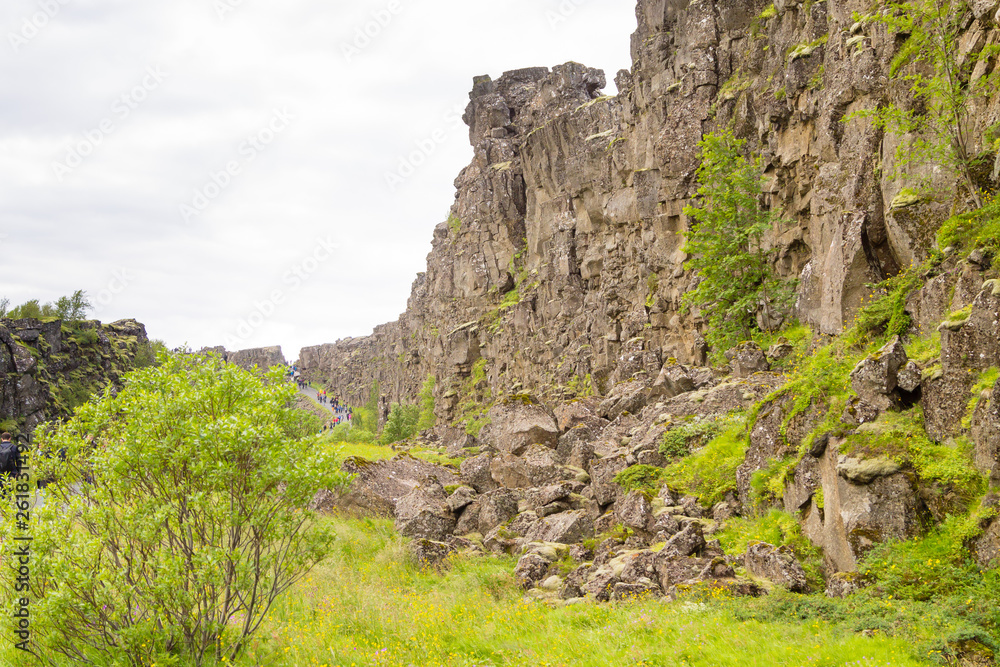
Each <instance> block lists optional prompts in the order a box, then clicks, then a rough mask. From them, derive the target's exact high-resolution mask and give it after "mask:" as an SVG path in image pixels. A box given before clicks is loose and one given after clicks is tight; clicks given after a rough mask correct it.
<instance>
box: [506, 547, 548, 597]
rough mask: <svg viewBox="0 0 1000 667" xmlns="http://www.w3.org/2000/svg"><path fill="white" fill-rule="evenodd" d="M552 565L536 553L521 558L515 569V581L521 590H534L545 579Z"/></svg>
mask: <svg viewBox="0 0 1000 667" xmlns="http://www.w3.org/2000/svg"><path fill="white" fill-rule="evenodd" d="M550 565H551V563H550V562H549V561H548V560H546V559H545V558H542V557H541V556H540V555H538V554H536V553H529V554H525V555H523V556H521V558H520V559H519V560H518V561H517V566H516V567H515V568H514V581H516V582H517V583H518V585H519V586H520V587H521V588H525V589H527V588H532V587H533V586H535V584H537V583H538V582H540V581H541V580H542V579H544V578H545V575H546V574H547V573H548V571H549V566H550Z"/></svg>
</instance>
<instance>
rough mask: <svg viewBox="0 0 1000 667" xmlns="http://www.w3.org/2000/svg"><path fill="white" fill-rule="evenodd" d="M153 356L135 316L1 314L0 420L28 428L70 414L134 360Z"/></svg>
mask: <svg viewBox="0 0 1000 667" xmlns="http://www.w3.org/2000/svg"><path fill="white" fill-rule="evenodd" d="M152 362H153V355H152V351H151V350H150V347H149V340H148V339H147V337H146V329H145V327H144V326H143V325H142V324H139V323H138V322H136V321H135V320H120V321H118V322H113V323H111V324H101V323H100V322H97V321H85V322H63V321H61V320H45V321H43V320H35V319H22V320H9V319H2V320H0V422H3V425H4V429H7V430H11V431H16V430H19V429H23V430H25V431H30V430H32V429H34V427H35V426H37V425H38V424H40V423H42V422H44V421H48V420H52V419H60V418H66V417H69V416H70V414H71V413H72V411H73V409H74V408H75V407H76V406H78V405H81V404H82V403H84V402H86V401H87V400H88V399H89V398H90V397H91V396H92V395H94V394H100V393H101V392H103V391H104V390H105V389H106V388H108V387H120V386H121V382H122V378H123V376H124V375H125V373H127V372H128V371H130V370H132V369H133V368H135V367H136V366H141V365H148V364H151V363H152Z"/></svg>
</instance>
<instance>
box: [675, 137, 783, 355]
mask: <svg viewBox="0 0 1000 667" xmlns="http://www.w3.org/2000/svg"><path fill="white" fill-rule="evenodd" d="M744 144H745V142H744V141H742V140H739V139H736V138H735V137H734V136H733V135H732V133H731V132H729V131H722V132H718V133H713V134H708V135H706V136H705V138H704V139H703V140H702V141H701V142H700V143H699V144H698V145H699V146H700V147H701V166H699V167H698V183H699V184H700V185H701V187H699V188H698V195H699V197H700V201H699V202H698V203H696V204H692V205H690V206H687V207H686V208H685V209H684V213H685V215H687V216H689V217H690V218H692V220H693V222H692V224H691V228H690V230H689V231H688V232H687V233H686V234H685V237H686V242H685V246H684V250H685V252H687V253H689V254H690V255H692V257H691V259H690V260H689V261H688V262H687V263H686V264H685V268H688V269H693V270H695V271H697V272H698V275H699V276H700V277H701V282H700V283H699V284H698V286H697V287H696V288H695V289H694V290H692V291H690V292H688V293H687V294H685V295H684V303H685V305H688V306H697V307H698V308H700V309H701V311H702V313H703V315H704V316H705V319H706V320H707V321H708V331H707V332H706V334H705V338H706V340H707V341H708V342H709V344H710V345H711V346H712V347H713V348H715V349H716V350H724V349H726V348H728V347H731V346H732V345H734V344H736V343H738V342H739V341H740V339H741V337H742V339H749V338H750V337H751V335H752V332H753V331H754V330H755V329H757V328H758V326H757V318H756V315H757V312H758V311H760V310H763V311H764V319H765V321H767V322H771V321H773V320H774V319H775V318H774V316H773V313H772V309H773V308H774V307H775V305H778V303H779V302H784V301H785V300H786V299H787V296H788V294H789V290H788V289H787V287H786V286H784V285H782V283H781V282H780V281H779V280H778V278H777V277H776V275H775V274H774V271H773V268H772V267H771V263H770V261H769V256H768V253H767V252H766V251H765V248H764V245H763V237H764V234H765V233H766V232H767V231H768V230H769V229H771V228H772V227H773V226H774V224H775V222H776V220H777V219H776V217H775V216H774V215H773V214H772V213H770V212H769V211H765V210H762V209H761V206H760V200H761V171H760V165H759V161H757V160H755V161H752V162H751V161H749V160H747V159H746V158H745V157H744V156H743V153H742V151H743V147H744Z"/></svg>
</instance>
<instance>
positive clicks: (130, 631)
mask: <svg viewBox="0 0 1000 667" xmlns="http://www.w3.org/2000/svg"><path fill="white" fill-rule="evenodd" d="M294 394H295V388H294V387H293V386H291V385H289V384H287V383H284V382H282V381H281V371H280V369H278V370H276V371H274V372H272V373H271V374H269V375H268V376H267V377H266V378H261V377H259V376H257V375H254V374H252V373H249V372H247V371H244V370H242V369H240V368H239V367H237V366H232V365H227V364H225V363H224V362H222V361H221V360H220V359H218V358H217V357H211V356H198V355H190V354H178V355H173V356H168V355H161V357H160V358H159V365H158V366H155V367H150V368H146V369H143V370H139V371H135V372H133V373H131V374H130V375H129V376H128V377H127V379H126V382H125V387H124V388H123V389H122V390H121V391H120V392H119V393H118V394H117V395H112V394H111V393H108V394H106V395H105V396H103V397H102V398H99V399H96V400H95V401H94V402H92V403H89V404H87V405H84V406H81V407H80V408H79V409H78V410H77V413H76V416H74V417H73V418H72V419H71V420H70V421H68V422H66V423H65V424H61V425H56V426H55V427H53V428H51V429H49V430H47V431H44V432H41V433H40V434H39V437H38V438H37V442H36V443H35V445H34V449H33V452H32V458H33V468H34V471H35V473H36V474H37V475H40V476H44V477H45V478H47V479H49V480H51V483H50V484H49V485H48V486H47V488H46V489H45V502H44V506H42V507H40V508H37V509H35V510H34V511H33V514H32V526H31V530H32V536H33V538H34V541H33V542H32V547H31V548H32V556H31V558H32V562H31V577H32V581H31V585H32V589H31V607H30V608H31V614H32V628H31V630H32V641H33V649H34V652H35V655H36V656H37V661H35V662H34V664H67V662H68V663H72V664H102V665H105V664H106V665H128V666H130V667H132V666H136V667H137V666H139V665H143V666H148V665H151V664H157V665H174V664H185V665H199V666H200V665H202V664H205V663H206V662H216V661H220V660H223V659H225V660H229V661H232V660H233V659H235V658H236V657H238V656H239V655H240V654H241V653H242V652H243V651H244V650H245V649H246V648H247V645H248V641H249V639H250V637H251V636H252V635H253V634H254V632H255V631H256V630H257V629H258V628H259V626H260V624H261V623H262V622H263V620H264V619H265V617H266V615H267V613H268V611H269V610H270V609H271V607H272V605H273V603H274V601H275V599H276V598H277V597H278V596H279V595H280V594H281V593H282V592H284V591H285V590H287V589H288V588H289V587H290V586H292V585H293V584H294V583H295V582H296V581H298V580H299V579H300V578H301V577H302V576H303V575H305V574H306V573H307V572H308V571H309V570H310V569H311V568H312V567H313V566H314V565H315V564H316V563H318V562H319V561H321V560H322V559H323V558H324V557H325V556H326V554H327V553H328V551H329V549H330V547H331V544H332V542H333V539H334V537H333V534H332V532H331V531H330V530H329V529H324V528H323V527H322V526H324V525H325V524H322V523H316V522H315V521H314V516H313V514H312V513H311V512H310V511H309V510H308V509H307V508H308V506H309V504H310V502H311V501H312V499H313V497H314V495H315V493H316V492H317V490H319V489H322V488H341V487H343V486H344V485H345V484H346V483H347V482H349V478H348V477H347V476H346V475H344V474H343V473H340V472H339V471H338V470H339V467H338V466H337V465H336V464H335V462H334V460H333V459H332V457H331V456H330V455H329V454H328V453H326V452H327V448H323V447H317V446H315V445H316V438H315V437H302V428H301V423H300V419H299V415H297V414H296V411H295V410H293V409H292V408H291V407H290V406H291V402H292V398H293V396H294ZM2 518H3V523H2V527H0V542H2V543H4V544H10V540H11V538H12V537H13V536H15V535H18V534H21V529H20V528H19V527H18V526H17V522H16V518H15V517H14V516H13V515H12V513H11V511H10V510H9V509H7V508H5V509H4V510H3V517H2ZM12 577H13V571H12V570H11V569H10V568H2V569H0V579H3V581H2V582H0V591H2V593H0V595H2V596H3V598H4V599H3V601H2V602H3V604H4V607H5V608H9V607H10V605H11V603H12V600H11V596H12V595H13V591H14V582H13V581H12ZM3 619H4V620H3V621H0V624H2V625H3V626H5V627H4V628H3V630H2V632H3V633H4V635H5V636H8V637H10V636H14V635H13V631H12V628H11V627H10V625H11V623H12V620H11V618H10V616H9V615H8V614H4V615H3ZM24 657H25V659H26V662H25V664H28V663H29V662H31V660H30V658H29V657H28V656H24Z"/></svg>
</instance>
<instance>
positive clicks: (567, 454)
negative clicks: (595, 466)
mask: <svg viewBox="0 0 1000 667" xmlns="http://www.w3.org/2000/svg"><path fill="white" fill-rule="evenodd" d="M595 437H596V436H595V434H594V431H593V430H592V429H591V428H590V427H589V426H588V425H586V424H579V425H577V426H575V427H573V428H571V429H570V430H569V431H567V432H566V433H564V434H563V435H561V436H559V443H558V445H557V446H556V452H557V453H558V454H559V458H561V459H562V460H563V461H565V462H566V463H567V464H568V465H571V466H576V467H577V468H582V469H583V470H590V463H591V461H593V460H594V456H595V454H594V444H593V440H594V438H595Z"/></svg>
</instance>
